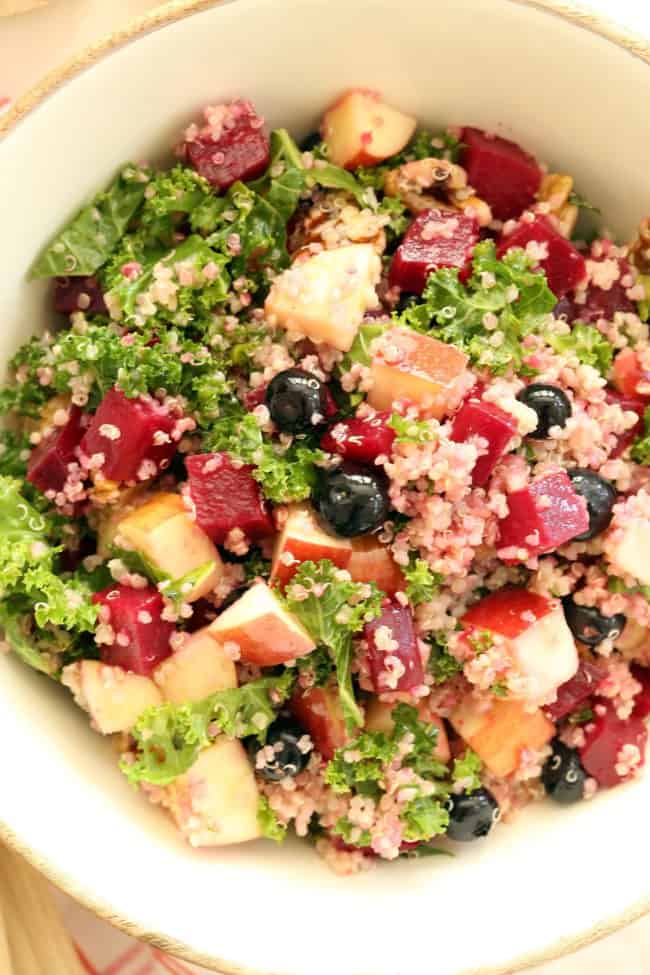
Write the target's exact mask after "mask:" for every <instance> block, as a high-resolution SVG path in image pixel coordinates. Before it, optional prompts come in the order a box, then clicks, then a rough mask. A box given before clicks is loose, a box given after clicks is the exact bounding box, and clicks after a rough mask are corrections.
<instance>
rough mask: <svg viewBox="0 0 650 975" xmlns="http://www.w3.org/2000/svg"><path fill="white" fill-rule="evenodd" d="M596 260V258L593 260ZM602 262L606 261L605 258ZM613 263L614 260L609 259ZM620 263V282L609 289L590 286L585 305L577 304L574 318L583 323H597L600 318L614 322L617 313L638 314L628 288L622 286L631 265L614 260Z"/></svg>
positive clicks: (618, 259) (617, 259)
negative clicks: (629, 296)
mask: <svg viewBox="0 0 650 975" xmlns="http://www.w3.org/2000/svg"><path fill="white" fill-rule="evenodd" d="M591 260H594V258H591ZM602 260H605V258H604V257H603V258H602ZM609 260H610V261H611V260H612V258H609ZM613 260H615V261H616V262H617V263H618V280H616V281H614V282H613V283H612V284H611V285H610V287H609V288H606V289H605V288H599V287H597V286H596V285H595V284H589V286H588V288H587V296H586V300H585V302H584V304H582V303H580V304H578V302H576V303H575V308H574V316H575V318H576V319H578V318H579V319H580V321H582V322H596V321H598V319H599V318H605V319H607V321H610V322H611V321H612V319H613V318H614V315H615V314H616V312H617V311H620V312H625V313H626V314H628V313H630V312H636V305H635V303H634V302H633V301H632V300H631V299H630V298H628V296H627V294H626V291H627V288H626V287H625V285H623V284H622V279H623V278H625V277H626V276H627V275H629V274H630V265H629V264H628V263H627V261H624V260H623V259H622V258H614V259H613Z"/></svg>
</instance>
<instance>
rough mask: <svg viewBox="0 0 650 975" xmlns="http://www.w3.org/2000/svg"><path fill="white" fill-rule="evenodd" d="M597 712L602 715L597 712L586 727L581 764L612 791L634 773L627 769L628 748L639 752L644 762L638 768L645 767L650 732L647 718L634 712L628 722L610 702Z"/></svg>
mask: <svg viewBox="0 0 650 975" xmlns="http://www.w3.org/2000/svg"><path fill="white" fill-rule="evenodd" d="M597 711H602V713H601V714H598V713H597V714H596V717H595V718H594V720H593V722H591V723H590V724H589V725H587V726H586V728H585V735H586V741H585V744H584V745H583V746H582V748H581V749H580V761H581V762H582V765H583V768H584V770H585V772H586V773H587V774H588V775H591V776H593V778H594V779H595V780H596V782H598V785H601V786H604V787H605V788H608V789H611V788H612V787H613V786H615V785H618V784H619V783H620V782H624V781H625V779H628V778H629V777H630V775H631V774H632V770H630V771H628V770H627V767H626V762H625V759H626V755H625V753H624V752H623V749H624V748H625V746H626V745H631V746H632V751H633V750H634V749H638V750H639V753H640V761H639V763H638V765H637V766H636V767H637V768H640V767H641V766H642V765H643V764H644V761H645V746H646V743H647V740H648V729H647V728H646V725H645V722H644V720H643V718H641V717H639V716H637V715H636V714H634V713H633V714H632V716H631V717H630V718H627V719H626V720H622V719H621V718H619V717H618V715H617V714H616V711H615V709H614V708H613V706H612V705H611V704H610V703H609V702H608V703H607V704H601V703H600V702H599V703H598V706H597Z"/></svg>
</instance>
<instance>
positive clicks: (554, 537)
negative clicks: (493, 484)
mask: <svg viewBox="0 0 650 975" xmlns="http://www.w3.org/2000/svg"><path fill="white" fill-rule="evenodd" d="M588 528H589V513H588V511H587V502H586V501H585V499H584V498H582V497H580V496H579V495H578V494H576V492H575V491H574V490H573V486H572V484H571V478H570V477H569V476H568V474H567V473H566V471H558V472H557V473H553V474H544V475H543V476H542V477H538V478H536V479H535V480H534V481H531V482H530V484H527V485H526V487H525V488H522V489H521V490H520V491H513V492H512V493H511V494H509V495H508V514H507V515H506V517H505V518H502V519H501V520H500V522H499V548H500V549H504V548H511V547H512V548H517V549H525V550H526V552H527V553H528V554H527V555H526V556H525V558H529V557H530V556H531V555H542V554H544V553H545V552H552V551H554V549H556V548H558V547H559V546H560V545H563V544H564V543H565V542H568V541H570V540H571V539H572V538H575V537H576V535H581V534H582V533H583V532H585V531H587V529H588ZM507 561H511V560H510V559H508V560H507Z"/></svg>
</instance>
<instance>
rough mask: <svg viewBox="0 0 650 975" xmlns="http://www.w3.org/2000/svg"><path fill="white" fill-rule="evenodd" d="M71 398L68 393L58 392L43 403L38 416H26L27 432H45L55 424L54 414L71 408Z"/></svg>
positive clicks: (24, 425)
mask: <svg viewBox="0 0 650 975" xmlns="http://www.w3.org/2000/svg"><path fill="white" fill-rule="evenodd" d="M70 403H71V399H70V397H69V396H68V395H66V394H62V393H61V394H58V395H57V396H53V397H52V399H49V400H48V401H47V403H45V404H44V405H43V408H42V410H41V413H40V416H39V417H38V418H36V419H35V418H34V417H26V418H25V420H24V421H23V430H24V431H25V433H45V431H46V430H49V429H50V428H51V427H52V426H53V425H54V414H55V413H57V412H58V411H59V410H69V409H70Z"/></svg>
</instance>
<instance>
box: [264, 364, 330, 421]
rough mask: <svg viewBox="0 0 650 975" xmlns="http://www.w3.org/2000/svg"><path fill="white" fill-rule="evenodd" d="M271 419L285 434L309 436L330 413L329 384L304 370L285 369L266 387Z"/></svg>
mask: <svg viewBox="0 0 650 975" xmlns="http://www.w3.org/2000/svg"><path fill="white" fill-rule="evenodd" d="M264 399H265V402H266V405H267V407H268V409H269V413H270V414H271V419H272V420H273V422H274V423H275V425H276V426H277V427H278V429H280V430H282V431H283V432H284V433H306V432H308V431H309V430H313V429H314V428H315V427H317V426H318V425H319V424H321V423H322V422H323V419H324V417H325V413H326V410H327V394H326V390H325V384H324V383H323V382H321V380H320V379H319V378H318V376H314V375H313V373H311V372H305V370H304V369H285V370H284V371H283V372H279V373H278V374H277V376H274V377H273V379H272V380H271V382H270V383H269V384H268V386H267V388H266V394H265V397H264Z"/></svg>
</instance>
